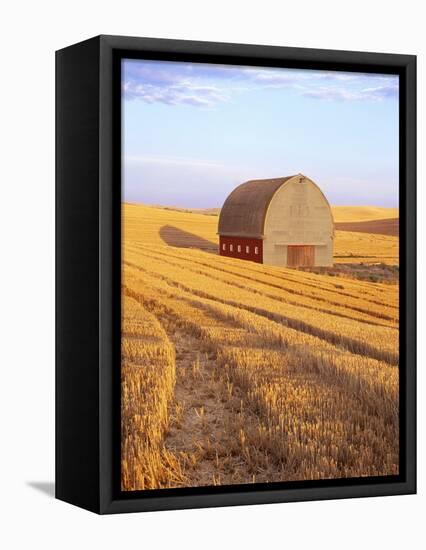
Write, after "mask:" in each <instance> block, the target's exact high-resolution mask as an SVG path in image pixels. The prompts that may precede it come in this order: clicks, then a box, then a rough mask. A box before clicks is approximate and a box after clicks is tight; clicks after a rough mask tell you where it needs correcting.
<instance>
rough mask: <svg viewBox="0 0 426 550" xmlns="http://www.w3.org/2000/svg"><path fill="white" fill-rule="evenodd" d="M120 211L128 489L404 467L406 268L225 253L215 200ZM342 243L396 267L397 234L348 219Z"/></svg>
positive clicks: (347, 254) (356, 260) (343, 255)
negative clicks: (285, 263) (401, 368)
mask: <svg viewBox="0 0 426 550" xmlns="http://www.w3.org/2000/svg"><path fill="white" fill-rule="evenodd" d="M338 208H345V209H346V210H344V211H343V210H342V211H341V212H340V215H341V216H343V215H344V216H346V217H348V216H349V215H350V212H349V211H348V207H338ZM359 208H361V207H359ZM362 208H364V207H362ZM366 208H367V207H365V208H364V210H362V211H359V212H357V213H355V214H353V216H355V215H358V216H361V215H364V216H367V215H368V210H366ZM369 214H370V215H377V212H375V211H374V209H373V211H370V212H369ZM382 214H383V213H382ZM389 219H391V218H389ZM123 221H124V225H123V235H124V240H123V270H122V273H123V278H122V288H123V290H122V295H123V308H122V320H123V321H122V327H123V329H122V330H123V338H122V488H123V489H124V490H135V489H155V488H168V487H188V486H205V485H229V484H240V483H244V484H246V483H254V482H274V481H293V480H306V479H312V480H313V479H326V478H341V477H362V476H383V475H391V474H397V473H398V462H399V449H398V440H399V434H398V418H399V403H398V395H399V383H398V381H399V373H398V361H399V350H398V340H399V336H398V334H399V316H398V312H399V310H398V307H399V304H398V284H397V277H396V278H395V277H394V278H393V279H392V280H387V282H386V283H385V282H382V280H381V279H379V280H378V281H375V280H374V281H372V280H368V279H367V280H363V279H359V278H357V277H355V276H353V273H352V272H351V271H350V270H347V271H346V272H345V273H344V276H341V277H330V275H329V274H327V273H321V272H318V273H314V272H309V271H302V270H292V269H285V268H278V267H270V266H264V265H262V264H256V263H253V262H242V261H241V260H237V259H233V258H226V257H222V256H218V255H217V254H216V253H215V252H216V249H217V235H216V230H217V216H216V215H215V213H214V212H213V213H212V212H209V213H208V215H207V214H206V213H199V212H189V211H181V210H179V209H165V208H154V207H147V206H136V205H124V207H123ZM360 223H371V222H368V221H360ZM335 254H336V257H335V262H336V263H337V264H339V265H340V264H341V265H342V266H346V265H350V263H351V262H353V264H357V265H361V262H367V263H370V264H375V263H381V264H383V265H384V266H394V265H397V263H398V262H397V257H398V239H397V238H396V237H393V236H389V235H387V236H386V235H383V236H381V235H372V234H370V233H357V232H353V231H351V232H346V231H337V234H336V251H335ZM348 258H350V259H349V260H348ZM342 269H343V267H342ZM382 269H384V270H385V271H386V270H387V269H388V268H382ZM389 269H390V267H389Z"/></svg>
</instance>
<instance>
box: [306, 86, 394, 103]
mask: <svg viewBox="0 0 426 550" xmlns="http://www.w3.org/2000/svg"><path fill="white" fill-rule="evenodd" d="M302 95H303V96H305V97H310V98H313V99H325V100H329V101H334V100H336V101H382V100H383V99H388V98H397V97H398V85H396V84H395V85H387V86H377V87H374V88H363V89H361V90H350V89H346V88H333V87H319V88H316V89H308V90H304V91H303V92H302Z"/></svg>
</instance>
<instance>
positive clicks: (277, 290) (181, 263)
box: [128, 249, 397, 328]
mask: <svg viewBox="0 0 426 550" xmlns="http://www.w3.org/2000/svg"><path fill="white" fill-rule="evenodd" d="M145 252H146V254H148V255H149V256H150V257H153V258H156V259H159V260H167V262H168V264H169V265H174V266H177V267H184V268H185V269H187V270H188V272H189V273H191V272H192V273H199V274H202V275H206V276H207V277H210V278H212V279H215V280H216V281H226V283H227V284H228V285H233V286H235V287H237V288H242V289H246V288H247V281H251V284H250V290H251V291H252V292H253V293H254V294H260V295H261V296H266V297H267V298H272V299H273V300H279V301H282V302H284V303H287V304H291V305H294V306H302V307H305V308H308V309H312V310H314V311H319V312H322V313H328V314H331V315H336V316H338V317H344V318H346V319H351V320H357V321H359V322H364V323H369V324H372V325H377V326H384V327H391V328H395V324H396V321H397V318H396V315H395V311H396V310H395V309H390V308H386V307H385V306H382V307H381V308H380V311H379V310H378V308H376V309H377V311H375V309H374V307H372V305H371V304H369V306H370V307H369V308H367V305H366V306H365V308H362V307H360V306H358V307H356V306H348V305H346V304H345V305H341V304H340V303H338V302H335V301H331V300H327V299H326V298H321V297H319V296H315V297H311V296H307V295H306V293H304V292H303V291H301V290H300V291H298V290H295V289H294V288H289V287H288V286H287V287H286V288H283V287H282V286H279V285H276V284H273V283H271V282H269V281H266V282H264V281H262V280H259V278H254V277H250V276H247V274H246V273H245V272H244V270H243V269H242V270H241V272H238V271H235V269H232V270H230V269H226V270H225V269H220V268H217V267H215V266H213V265H212V264H211V262H210V263H207V262H205V263H204V262H197V261H196V260H194V258H192V257H189V258H188V255H187V256H186V257H179V256H175V255H170V254H167V253H164V252H163V251H158V250H155V251H154V250H152V249H145ZM138 254H139V251H138V250H136V251H135V255H138ZM128 256H129V258H131V257H132V256H133V257H135V256H134V255H133V251H131V252H129V254H128ZM327 306H328V307H327Z"/></svg>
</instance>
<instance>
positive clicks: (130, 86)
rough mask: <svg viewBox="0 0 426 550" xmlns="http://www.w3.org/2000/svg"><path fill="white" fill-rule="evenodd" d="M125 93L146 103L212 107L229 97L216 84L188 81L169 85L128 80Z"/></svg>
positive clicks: (125, 95) (130, 97) (124, 85)
mask: <svg viewBox="0 0 426 550" xmlns="http://www.w3.org/2000/svg"><path fill="white" fill-rule="evenodd" d="M123 94H124V97H125V98H126V99H141V100H143V101H145V102H146V103H164V104H166V105H179V104H182V105H193V106H196V107H212V106H213V105H216V104H217V103H220V102H223V101H226V99H227V97H226V95H225V94H224V93H223V92H222V91H221V90H219V89H218V88H216V87H214V86H200V85H197V84H194V83H191V82H188V81H186V82H185V81H184V82H181V83H177V84H171V85H169V86H165V85H159V84H151V83H146V82H141V83H138V82H136V81H126V82H125V83H124V84H123Z"/></svg>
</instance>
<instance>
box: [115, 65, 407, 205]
mask: <svg viewBox="0 0 426 550" xmlns="http://www.w3.org/2000/svg"><path fill="white" fill-rule="evenodd" d="M398 90H399V82H398V77H397V76H394V75H380V74H363V73H345V72H340V71H313V70H299V69H282V68H263V67H249V66H233V65H214V64H204V63H187V62H169V61H147V60H133V59H132V60H130V59H128V60H123V62H122V149H123V150H122V159H123V163H122V164H123V174H122V180H123V200H125V201H127V202H136V203H137V202H141V203H145V204H161V205H169V206H179V207H186V208H213V207H220V206H221V205H222V204H223V202H224V200H225V198H226V197H227V195H228V194H229V193H230V192H231V191H232V189H234V188H235V187H236V186H237V185H239V184H240V183H243V182H244V181H247V180H249V179H263V178H274V177H282V176H288V175H292V174H298V173H302V174H304V175H305V176H308V177H309V178H311V179H312V180H313V181H314V182H316V183H317V184H318V185H319V186H320V187H321V189H322V190H323V192H324V193H325V195H326V197H327V198H328V200H329V202H330V203H331V204H332V205H374V206H387V207H397V206H398V171H399V168H398V133H399V130H398V93H399V92H398Z"/></svg>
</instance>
